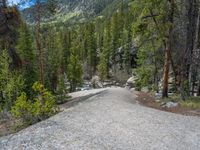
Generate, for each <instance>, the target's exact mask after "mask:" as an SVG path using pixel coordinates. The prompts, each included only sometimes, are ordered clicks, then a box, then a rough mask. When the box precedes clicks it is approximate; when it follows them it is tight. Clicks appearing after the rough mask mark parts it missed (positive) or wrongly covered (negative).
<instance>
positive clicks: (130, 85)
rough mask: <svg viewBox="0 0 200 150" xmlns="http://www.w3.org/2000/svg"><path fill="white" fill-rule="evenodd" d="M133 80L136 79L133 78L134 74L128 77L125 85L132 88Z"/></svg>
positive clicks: (133, 85)
mask: <svg viewBox="0 0 200 150" xmlns="http://www.w3.org/2000/svg"><path fill="white" fill-rule="evenodd" d="M135 80H136V79H135V77H134V76H132V77H130V78H129V79H128V80H127V82H126V87H127V88H129V89H131V88H134V87H135Z"/></svg>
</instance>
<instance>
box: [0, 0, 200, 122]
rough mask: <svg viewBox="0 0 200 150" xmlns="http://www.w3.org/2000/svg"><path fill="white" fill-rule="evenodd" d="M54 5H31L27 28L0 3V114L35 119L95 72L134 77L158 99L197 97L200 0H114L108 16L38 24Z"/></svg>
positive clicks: (104, 76)
mask: <svg viewBox="0 0 200 150" xmlns="http://www.w3.org/2000/svg"><path fill="white" fill-rule="evenodd" d="M57 7H58V5H57V2H56V1H53V0H50V1H47V4H46V7H45V9H43V3H42V2H41V1H40V0H36V3H35V5H34V18H33V22H32V23H27V22H26V20H25V19H23V17H22V16H21V13H20V9H19V8H18V7H17V6H8V2H7V1H6V0H0V51H1V53H0V106H1V107H0V110H1V111H2V112H4V113H5V112H10V111H11V112H12V114H14V115H15V116H18V117H23V118H24V119H25V120H26V121H27V120H28V122H29V123H32V122H37V121H39V120H42V119H43V118H46V117H48V116H50V115H52V114H53V113H55V112H56V111H57V108H56V106H55V105H56V102H60V101H62V100H65V99H66V94H67V93H68V92H73V91H76V89H77V87H80V86H81V84H82V83H83V82H84V80H91V79H92V77H93V76H94V75H98V76H99V77H100V79H101V81H105V80H108V79H110V80H111V79H112V80H117V81H118V82H122V83H123V82H124V81H125V80H127V79H128V77H131V76H134V77H135V79H136V81H135V86H136V89H138V90H141V89H142V88H143V87H148V89H149V90H151V91H155V92H161V93H162V97H163V98H166V97H168V93H169V92H173V93H176V94H178V95H180V99H182V100H187V99H188V98H189V97H193V96H200V72H199V71H200V66H199V64H200V49H199V48H200V37H199V36H200V2H199V0H184V1H182V0H132V1H131V2H127V1H119V2H118V5H116V6H115V7H116V8H115V9H111V10H115V11H113V12H112V13H111V12H109V8H107V9H106V10H105V11H104V13H106V12H107V13H106V14H111V15H107V16H106V15H99V16H95V17H90V18H89V19H87V20H84V21H82V22H76V23H73V24H71V23H69V22H61V21H60V22H58V21H57V22H55V21H53V22H52V21H49V22H43V14H44V12H45V14H48V15H49V17H52V16H54V15H55V14H56V10H57V9H56V8H57ZM99 9H100V8H99ZM101 9H102V8H101ZM32 13H33V12H32ZM45 17H47V16H45ZM124 78H125V80H124ZM66 83H69V86H70V87H69V88H67V86H66ZM24 112H29V114H23V113H24ZM23 115H25V116H23ZM26 115H27V116H26ZM28 115H29V116H28ZM30 116H31V119H30Z"/></svg>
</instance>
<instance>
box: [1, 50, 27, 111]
mask: <svg viewBox="0 0 200 150" xmlns="http://www.w3.org/2000/svg"><path fill="white" fill-rule="evenodd" d="M10 64H11V59H10V58H9V55H8V53H7V51H6V50H2V53H1V55H0V108H1V109H3V110H6V111H8V110H10V108H11V107H12V105H13V103H14V101H15V100H16V98H17V96H18V94H19V93H20V92H21V90H22V88H23V83H24V82H23V79H22V76H21V75H20V74H19V73H17V72H13V71H11V70H10V67H9V66H10Z"/></svg>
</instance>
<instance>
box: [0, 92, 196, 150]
mask: <svg viewBox="0 0 200 150" xmlns="http://www.w3.org/2000/svg"><path fill="white" fill-rule="evenodd" d="M134 99H135V95H134V94H132V93H130V92H129V91H128V90H126V89H122V88H110V89H106V90H105V91H103V92H102V93H101V94H98V95H96V96H93V97H91V98H89V99H88V100H86V101H84V102H81V103H78V104H77V105H75V106H73V107H70V108H68V109H65V110H64V111H63V112H61V113H59V114H57V115H55V116H53V117H51V118H50V119H48V120H46V121H43V122H40V123H38V124H36V125H33V126H31V127H29V128H27V129H24V130H22V131H20V132H18V133H16V134H13V135H10V136H7V137H2V138H0V149H1V150H23V149H27V150H200V118H198V117H189V116H182V115H178V114H172V113H168V112H162V111H159V110H154V109H151V108H147V107H143V106H140V105H139V104H137V103H136V101H135V100H134Z"/></svg>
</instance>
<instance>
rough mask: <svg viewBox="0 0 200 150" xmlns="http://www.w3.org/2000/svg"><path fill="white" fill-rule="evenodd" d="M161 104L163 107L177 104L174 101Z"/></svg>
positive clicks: (171, 106) (172, 106)
mask: <svg viewBox="0 0 200 150" xmlns="http://www.w3.org/2000/svg"><path fill="white" fill-rule="evenodd" d="M161 106H162V107H163V108H174V107H177V106H178V103H176V102H167V103H163V104H161Z"/></svg>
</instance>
